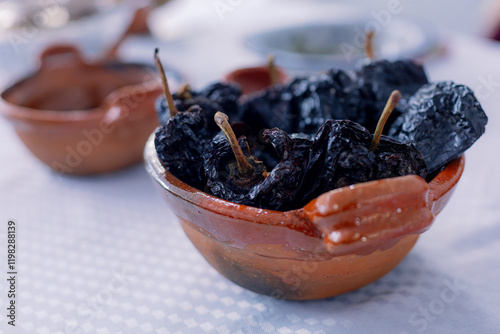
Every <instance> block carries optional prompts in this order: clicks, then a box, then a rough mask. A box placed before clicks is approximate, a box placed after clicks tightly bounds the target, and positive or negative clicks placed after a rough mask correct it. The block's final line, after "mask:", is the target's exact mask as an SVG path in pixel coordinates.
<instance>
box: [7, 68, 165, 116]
mask: <svg viewBox="0 0 500 334" xmlns="http://www.w3.org/2000/svg"><path fill="white" fill-rule="evenodd" d="M109 65H111V66H124V67H135V68H138V69H141V70H144V71H147V70H148V69H153V67H152V66H151V65H149V64H141V63H122V62H112V63H107V64H84V65H83V66H86V67H92V68H96V69H97V68H100V67H105V66H109ZM80 66H82V65H80ZM38 74H39V72H38V71H36V72H34V73H32V74H31V75H28V76H25V77H23V78H21V79H19V80H18V81H16V82H15V83H13V84H11V85H10V86H9V87H7V88H5V89H4V90H3V91H2V92H1V93H0V113H1V114H3V115H4V116H8V117H14V118H22V119H30V120H39V121H64V122H78V121H82V120H91V119H100V118H102V117H103V115H104V114H105V113H106V109H107V108H108V107H109V106H111V105H112V104H113V103H114V102H116V101H117V100H119V99H120V97H122V96H124V95H127V92H129V91H130V90H131V89H133V88H134V87H137V86H140V85H149V84H151V86H153V84H155V85H156V86H157V87H158V88H161V86H160V85H159V83H157V80H156V79H155V78H154V77H151V79H149V80H138V81H137V83H132V84H128V85H124V86H121V87H117V88H116V89H114V90H113V91H111V93H109V94H108V95H107V96H106V97H104V99H103V100H102V101H101V103H100V104H99V105H97V106H95V107H93V108H89V109H68V110H51V109H38V108H31V107H28V106H24V105H22V104H17V103H14V102H12V101H10V100H9V97H8V96H9V95H10V94H13V92H15V90H16V89H18V88H19V87H20V86H21V85H23V84H25V83H26V82H28V81H30V80H33V79H34V78H35V77H36V75H38Z"/></svg>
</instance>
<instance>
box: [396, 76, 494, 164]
mask: <svg viewBox="0 0 500 334" xmlns="http://www.w3.org/2000/svg"><path fill="white" fill-rule="evenodd" d="M487 122H488V118H487V117H486V114H485V113H484V111H483V109H482V107H481V105H480V104H479V102H478V101H477V99H476V97H475V96H474V93H473V92H472V90H471V89H470V88H469V87H467V86H464V85H457V84H455V83H453V82H451V81H443V82H437V83H431V84H427V85H425V86H423V87H422V88H421V89H420V90H419V91H418V92H417V93H416V94H415V95H414V96H413V97H412V98H411V99H410V101H409V104H408V110H407V111H406V113H404V114H403V115H402V116H400V117H399V118H398V119H397V120H396V121H395V122H394V124H393V126H392V127H391V129H390V131H389V134H390V135H391V136H393V137H394V138H396V139H398V140H400V141H408V142H412V143H413V144H414V145H415V146H416V147H417V149H418V150H419V151H420V152H422V155H423V156H424V159H425V161H426V163H427V166H428V168H429V173H434V172H436V171H438V170H440V169H441V168H442V167H444V166H445V165H446V164H447V163H448V162H450V161H452V160H454V159H456V158H458V157H459V156H461V155H462V154H463V152H464V151H465V150H467V149H468V148H469V147H470V146H472V144H474V142H475V141H476V140H477V139H478V138H479V137H480V136H481V135H482V134H483V133H484V130H485V126H486V123H487Z"/></svg>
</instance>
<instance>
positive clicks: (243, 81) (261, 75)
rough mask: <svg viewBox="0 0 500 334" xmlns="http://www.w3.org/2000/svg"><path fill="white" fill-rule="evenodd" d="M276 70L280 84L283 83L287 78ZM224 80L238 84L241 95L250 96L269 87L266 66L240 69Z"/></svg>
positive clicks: (229, 74)
mask: <svg viewBox="0 0 500 334" xmlns="http://www.w3.org/2000/svg"><path fill="white" fill-rule="evenodd" d="M276 70H277V72H278V77H279V80H280V82H281V83H283V82H285V80H286V77H287V76H286V74H285V72H283V70H281V69H279V68H277V67H276ZM224 80H225V81H228V82H235V83H237V84H239V85H240V86H241V91H242V93H243V95H247V94H251V93H253V92H257V91H259V90H262V89H264V88H267V87H269V86H271V78H270V76H269V67H268V66H258V67H245V68H240V69H237V70H235V71H232V72H230V73H228V74H226V75H225V76H224Z"/></svg>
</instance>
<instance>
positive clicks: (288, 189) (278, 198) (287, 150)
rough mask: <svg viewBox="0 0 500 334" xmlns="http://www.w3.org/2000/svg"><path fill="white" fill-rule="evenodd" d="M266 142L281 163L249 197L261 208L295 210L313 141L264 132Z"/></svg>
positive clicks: (281, 133)
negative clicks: (299, 185)
mask: <svg viewBox="0 0 500 334" xmlns="http://www.w3.org/2000/svg"><path fill="white" fill-rule="evenodd" d="M263 135H264V138H265V140H267V141H268V142H270V143H271V144H272V145H273V147H274V149H275V150H276V154H277V155H278V156H279V159H280V162H279V163H278V164H277V165H276V166H275V167H274V168H273V169H272V170H271V172H270V173H269V175H268V177H267V178H266V179H265V180H264V181H263V182H262V183H260V184H258V185H257V186H255V187H254V188H253V189H252V191H251V192H250V193H249V197H250V198H251V199H252V201H253V202H254V203H255V204H256V205H257V206H259V207H261V208H267V209H273V210H281V211H284V210H289V209H292V208H294V207H295V205H294V204H296V203H295V202H296V197H297V192H298V190H299V189H298V187H297V185H298V184H300V183H301V180H302V176H303V174H304V171H305V166H306V164H307V159H308V157H309V149H310V147H311V145H312V141H311V140H309V139H306V138H303V137H302V138H301V137H297V138H291V137H290V136H288V134H287V133H286V132H284V131H282V130H280V129H277V128H274V129H270V130H266V131H264V134H263Z"/></svg>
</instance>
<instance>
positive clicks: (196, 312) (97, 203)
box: [0, 36, 500, 334]
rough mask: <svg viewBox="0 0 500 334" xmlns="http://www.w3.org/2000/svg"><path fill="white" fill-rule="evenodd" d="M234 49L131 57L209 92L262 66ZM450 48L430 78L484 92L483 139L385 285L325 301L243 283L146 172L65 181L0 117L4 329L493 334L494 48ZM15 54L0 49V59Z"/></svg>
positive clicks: (130, 49)
mask: <svg viewBox="0 0 500 334" xmlns="http://www.w3.org/2000/svg"><path fill="white" fill-rule="evenodd" d="M230 42H231V41H229V42H228V43H220V44H219V46H217V47H210V45H211V41H210V40H203V41H202V40H198V41H196V42H192V43H178V44H175V43H174V44H167V43H161V42H158V41H155V40H152V39H145V40H134V41H131V42H130V43H128V44H127V45H126V46H125V47H124V52H125V53H128V55H129V56H130V57H136V58H137V57H138V58H141V57H143V56H144V57H145V55H147V57H150V55H151V54H152V50H153V48H154V47H155V46H157V45H159V46H161V47H162V56H163V58H164V59H165V61H166V62H168V63H170V64H173V65H174V66H176V67H178V68H180V69H181V70H182V71H183V72H184V73H185V74H187V77H188V78H190V79H191V80H192V81H193V82H194V83H195V84H196V85H202V84H205V83H207V82H208V81H211V80H216V79H217V78H219V77H220V76H221V75H222V74H223V73H225V72H227V71H228V70H230V69H232V68H234V67H236V66H245V65H249V64H250V63H252V62H256V61H257V60H258V58H257V57H256V56H255V55H253V54H252V53H250V52H248V51H246V50H245V49H244V48H243V46H242V45H241V43H239V44H234V43H232V42H231V43H230ZM447 46H448V53H447V55H446V56H445V57H442V58H439V59H434V60H430V61H429V62H428V64H427V71H428V74H429V76H430V78H431V79H433V80H442V79H450V80H454V81H456V82H460V83H464V84H467V85H469V86H471V87H472V88H473V89H475V90H476V91H477V92H479V94H478V95H479V99H480V101H481V103H482V105H483V107H484V109H485V110H486V113H487V114H488V116H489V119H490V120H489V123H488V126H487V131H486V134H485V135H484V136H483V138H481V139H480V140H479V141H478V142H477V143H476V145H474V147H473V148H472V149H471V150H469V151H468V152H467V161H466V168H465V172H464V174H463V177H462V180H461V181H460V183H459V186H458V188H457V190H456V192H455V194H454V196H453V197H452V199H451V201H450V203H449V204H448V206H447V207H446V209H445V210H444V211H443V212H442V213H441V214H440V215H439V217H438V218H437V220H436V222H435V223H434V225H433V227H432V228H431V229H430V230H429V231H428V232H426V233H425V234H423V235H422V237H421V238H420V240H419V241H418V243H417V245H416V246H415V248H414V249H413V250H412V251H411V253H410V254H409V255H408V257H407V258H406V259H405V260H404V261H403V262H402V263H401V264H400V265H399V266H398V267H397V268H396V269H394V270H393V271H392V272H390V273H389V274H387V275H386V276H385V277H383V278H381V279H380V280H378V281H377V282H375V283H373V284H371V285H369V286H366V287H364V288H362V289H360V290H358V291H355V292H352V293H347V294H344V295H341V296H338V297H335V298H331V299H327V300H320V301H309V302H290V301H282V300H276V299H272V298H269V297H265V296H261V295H258V294H255V293H252V292H250V291H246V290H244V289H242V288H240V287H239V286H236V285H235V284H233V283H231V282H230V281H228V280H226V279H225V278H223V277H222V276H221V275H219V274H218V273H217V272H216V271H215V270H214V269H212V268H211V267H210V266H209V265H208V264H207V263H206V262H205V260H204V259H203V258H202V257H201V255H199V254H198V252H197V251H196V250H195V248H194V247H193V246H192V245H191V243H190V242H189V240H188V239H187V238H186V237H185V236H184V234H183V232H182V230H181V228H180V226H179V224H178V223H177V221H176V218H175V217H174V216H173V214H172V213H171V212H170V211H169V209H168V208H167V207H166V205H165V204H164V203H163V202H162V200H161V199H160V196H159V195H158V194H157V193H156V192H155V190H154V188H153V186H152V183H151V181H150V180H149V176H148V175H147V174H146V172H145V170H144V167H143V166H141V165H139V166H136V167H133V168H130V169H127V170H124V171H121V172H117V173H113V174H107V175H102V176H97V177H85V178H83V177H82V178H79V177H68V176H64V177H61V176H58V175H57V174H55V173H53V172H51V171H50V170H49V169H48V168H47V167H46V166H45V165H42V164H41V163H40V162H38V161H37V160H36V159H35V158H34V157H33V156H32V155H31V154H30V153H29V152H28V151H27V149H26V148H25V147H24V146H23V145H22V144H21V143H20V141H19V140H18V138H17V137H16V135H15V133H14V132H13V130H12V128H11V127H10V125H9V124H8V123H7V122H6V121H5V120H4V119H0V143H1V149H0V162H1V164H0V258H2V260H0V263H1V268H2V270H1V272H0V276H2V278H1V279H0V281H1V282H2V283H1V285H0V309H1V310H3V311H1V314H2V317H0V333H40V334H45V333H280V334H288V333H300V334H307V333H396V334H403V333H407V334H409V333H492V334H496V333H499V332H500V302H499V299H500V284H499V277H500V205H499V201H500V173H499V167H498V166H499V165H500V155H499V149H498V145H499V143H500V112H499V110H498V109H499V107H498V106H500V94H499V92H500V65H499V64H500V47H499V46H498V45H494V44H492V43H489V42H486V41H481V40H476V39H471V38H465V37H458V36H454V37H450V38H448V39H447ZM200 55H202V56H203V57H202V58H203V59H202V60H200ZM230 55H231V56H230ZM9 57H12V56H11V55H10V54H9V51H8V50H6V49H5V48H4V49H3V52H2V53H1V56H0V59H2V58H3V60H6V59H7V58H9ZM226 59H227V60H226ZM10 60H11V61H12V58H10ZM211 63H212V64H214V65H213V66H209V64H211ZM0 64H2V63H0ZM3 64H6V62H3ZM3 71H4V72H2V73H7V74H8V73H9V69H8V68H3ZM488 82H489V83H490V84H488ZM9 220H14V221H15V222H16V225H17V247H18V249H17V252H18V258H17V266H18V267H17V270H18V286H17V292H18V295H17V300H16V305H17V307H18V309H17V319H16V327H15V329H14V328H12V327H11V326H8V325H7V320H8V319H7V317H6V316H5V314H7V312H6V307H7V302H8V300H7V290H8V287H7V285H6V278H8V277H6V276H7V274H6V272H7V269H6V254H7V252H6V241H7V236H6V232H7V222H8V221H9Z"/></svg>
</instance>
